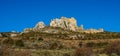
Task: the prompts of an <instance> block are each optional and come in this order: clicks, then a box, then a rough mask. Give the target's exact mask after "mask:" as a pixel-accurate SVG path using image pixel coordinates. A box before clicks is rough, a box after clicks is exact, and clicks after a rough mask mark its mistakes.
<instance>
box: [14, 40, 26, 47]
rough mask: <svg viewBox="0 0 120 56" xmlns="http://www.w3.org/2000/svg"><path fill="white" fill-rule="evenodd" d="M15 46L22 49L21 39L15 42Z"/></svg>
mask: <svg viewBox="0 0 120 56" xmlns="http://www.w3.org/2000/svg"><path fill="white" fill-rule="evenodd" d="M15 46H18V47H24V42H23V41H22V39H19V40H16V41H15Z"/></svg>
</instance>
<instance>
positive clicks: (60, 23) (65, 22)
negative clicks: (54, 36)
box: [24, 17, 104, 33]
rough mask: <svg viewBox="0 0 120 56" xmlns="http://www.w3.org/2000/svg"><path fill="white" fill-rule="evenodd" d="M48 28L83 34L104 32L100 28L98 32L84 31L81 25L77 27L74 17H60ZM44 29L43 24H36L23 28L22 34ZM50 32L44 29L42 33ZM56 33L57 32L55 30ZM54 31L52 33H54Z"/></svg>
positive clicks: (92, 30)
mask: <svg viewBox="0 0 120 56" xmlns="http://www.w3.org/2000/svg"><path fill="white" fill-rule="evenodd" d="M50 27H60V28H62V29H65V30H72V31H76V32H85V33H99V32H104V30H103V29H102V28H101V29H99V30H96V29H87V30H85V29H84V27H83V25H80V27H78V26H77V21H76V19H75V18H74V17H71V18H66V17H61V18H60V19H59V18H56V19H52V20H51V22H50ZM44 28H45V24H44V22H38V23H37V24H36V26H35V27H34V28H25V29H24V33H27V32H29V31H41V29H42V30H43V29H44ZM49 31H51V30H50V29H46V30H45V31H42V32H49ZM56 31H57V30H56ZM56 31H54V32H56Z"/></svg>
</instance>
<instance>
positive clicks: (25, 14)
mask: <svg viewBox="0 0 120 56" xmlns="http://www.w3.org/2000/svg"><path fill="white" fill-rule="evenodd" d="M61 16H66V17H75V18H76V20H77V23H78V26H79V25H80V24H83V25H84V27H85V28H86V29H87V28H96V29H98V28H104V29H105V30H106V31H114V32H120V0H0V32H7V31H12V30H16V31H22V30H23V29H24V28H29V27H34V25H35V24H36V23H37V22H39V21H43V22H45V24H46V25H49V23H50V20H51V19H53V18H60V17H61Z"/></svg>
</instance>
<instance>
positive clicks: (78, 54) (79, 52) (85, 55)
mask: <svg viewBox="0 0 120 56" xmlns="http://www.w3.org/2000/svg"><path fill="white" fill-rule="evenodd" d="M92 55H93V50H92V49H91V48H85V47H84V48H78V49H76V50H75V56H92Z"/></svg>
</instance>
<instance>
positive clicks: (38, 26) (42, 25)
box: [34, 22, 45, 29]
mask: <svg viewBox="0 0 120 56" xmlns="http://www.w3.org/2000/svg"><path fill="white" fill-rule="evenodd" d="M44 27H45V24H44V22H38V23H37V24H36V26H35V27H34V29H41V28H44Z"/></svg>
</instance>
